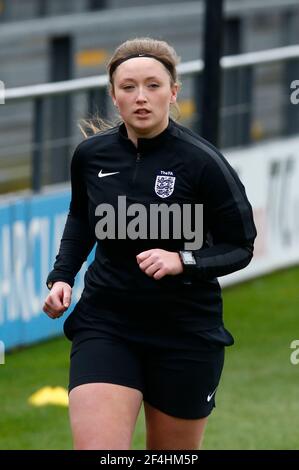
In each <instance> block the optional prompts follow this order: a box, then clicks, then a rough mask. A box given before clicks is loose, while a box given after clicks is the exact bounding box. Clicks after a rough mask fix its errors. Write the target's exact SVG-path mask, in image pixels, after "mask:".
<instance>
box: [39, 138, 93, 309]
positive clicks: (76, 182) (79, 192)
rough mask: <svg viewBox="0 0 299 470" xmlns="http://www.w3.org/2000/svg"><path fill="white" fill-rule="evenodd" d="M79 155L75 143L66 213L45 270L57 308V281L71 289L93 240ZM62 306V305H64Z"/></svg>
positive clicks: (81, 159)
mask: <svg viewBox="0 0 299 470" xmlns="http://www.w3.org/2000/svg"><path fill="white" fill-rule="evenodd" d="M83 158H84V155H82V151H80V145H79V146H78V147H77V149H76V150H75V152H74V155H73V158H72V162H71V190H72V195H71V202H70V206H69V213H68V216H67V220H66V224H65V227H64V231H63V235H62V238H61V242H60V248H59V252H58V254H57V256H56V260H55V263H54V266H53V270H52V271H51V272H50V273H49V275H48V277H47V281H46V282H47V286H48V288H49V289H52V290H51V292H52V291H53V293H54V292H56V291H58V292H59V297H60V304H61V305H60V307H61V308H63V296H64V289H61V285H62V284H65V286H64V287H66V286H67V285H68V286H69V289H70V291H71V288H72V287H73V285H74V282H75V276H76V274H77V273H78V272H79V270H80V269H81V266H82V264H83V262H84V261H85V260H86V258H87V257H88V255H89V253H90V251H91V250H92V248H93V246H94V244H95V241H96V237H95V232H94V230H93V229H92V228H91V227H90V224H89V220H88V196H87V189H86V184H85V174H84V165H83V161H84V160H83ZM58 281H60V282H59V287H60V288H59V289H57V286H56V283H58ZM54 283H55V286H56V287H55V290H54V287H53V286H54ZM56 297H57V296H56ZM55 300H56V307H58V305H59V302H58V299H57V298H56V299H55ZM69 301H70V299H69ZM45 304H46V302H45ZM52 304H53V302H52ZM64 310H66V309H65V308H64ZM46 313H47V312H46ZM62 313H63V312H62Z"/></svg>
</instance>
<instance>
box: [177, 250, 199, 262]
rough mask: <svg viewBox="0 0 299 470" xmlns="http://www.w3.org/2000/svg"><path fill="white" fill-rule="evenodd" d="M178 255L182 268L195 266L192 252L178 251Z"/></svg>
mask: <svg viewBox="0 0 299 470" xmlns="http://www.w3.org/2000/svg"><path fill="white" fill-rule="evenodd" d="M179 255H180V258H181V261H182V263H183V265H184V266H193V265H196V259H195V258H194V256H193V253H192V251H179Z"/></svg>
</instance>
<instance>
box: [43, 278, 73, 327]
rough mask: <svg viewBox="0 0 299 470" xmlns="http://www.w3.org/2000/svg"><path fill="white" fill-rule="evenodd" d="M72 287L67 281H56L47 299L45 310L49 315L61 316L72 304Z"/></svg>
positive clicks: (53, 317)
mask: <svg viewBox="0 0 299 470" xmlns="http://www.w3.org/2000/svg"><path fill="white" fill-rule="evenodd" d="M71 298H72V288H71V286H70V285H69V284H67V282H62V281H56V282H55V283H54V284H53V287H52V289H51V291H50V294H49V295H48V297H47V298H46V300H45V303H44V306H43V311H44V312H45V313H46V314H47V315H48V317H50V318H52V319H53V320H54V319H55V318H59V317H61V316H62V315H63V314H64V312H65V311H66V310H67V309H68V307H69V306H70V304H71Z"/></svg>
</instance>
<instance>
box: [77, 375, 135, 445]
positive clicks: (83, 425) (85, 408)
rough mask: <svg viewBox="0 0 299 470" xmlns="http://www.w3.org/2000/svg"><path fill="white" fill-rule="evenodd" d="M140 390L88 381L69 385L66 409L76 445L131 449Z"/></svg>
mask: <svg viewBox="0 0 299 470" xmlns="http://www.w3.org/2000/svg"><path fill="white" fill-rule="evenodd" d="M141 403H142V393H141V391H140V390H137V389H134V388H130V387H126V386H122V385H117V384H112V383H89V384H84V385H79V386H77V387H75V388H73V389H72V391H71V392H70V395H69V413H70V422H71V428H72V434H73V443H74V448H75V449H81V450H82V449H85V450H87V449H93V450H113V449H130V447H131V440H132V435H133V432H134V427H135V423H136V419H137V416H138V412H139V410H140V406H141Z"/></svg>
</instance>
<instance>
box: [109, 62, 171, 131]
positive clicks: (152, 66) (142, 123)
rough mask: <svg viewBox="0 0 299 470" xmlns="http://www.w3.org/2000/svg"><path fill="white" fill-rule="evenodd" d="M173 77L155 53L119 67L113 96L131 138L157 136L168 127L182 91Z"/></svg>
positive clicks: (116, 71) (115, 74)
mask: <svg viewBox="0 0 299 470" xmlns="http://www.w3.org/2000/svg"><path fill="white" fill-rule="evenodd" d="M170 80H171V79H170V75H169V73H168V72H167V70H166V69H165V67H164V66H163V64H161V63H160V62H159V61H157V60H156V59H153V58H151V57H134V58H132V59H129V60H126V61H125V62H123V63H122V64H120V65H119V66H118V67H117V69H116V70H115V72H114V81H113V85H114V86H113V91H112V99H113V103H114V105H115V106H117V108H118V110H119V113H120V115H121V117H122V119H123V121H124V123H125V125H126V128H127V131H128V136H129V137H130V138H133V139H134V137H135V138H136V137H153V136H155V135H157V134H159V133H160V132H162V131H163V130H164V129H165V128H166V127H167V125H168V119H169V105H170V104H171V103H175V101H176V97H177V92H178V85H176V84H175V85H171V81H170Z"/></svg>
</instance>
